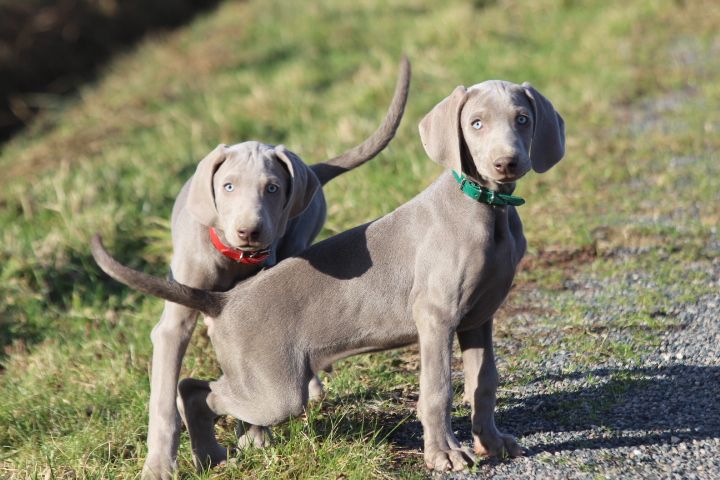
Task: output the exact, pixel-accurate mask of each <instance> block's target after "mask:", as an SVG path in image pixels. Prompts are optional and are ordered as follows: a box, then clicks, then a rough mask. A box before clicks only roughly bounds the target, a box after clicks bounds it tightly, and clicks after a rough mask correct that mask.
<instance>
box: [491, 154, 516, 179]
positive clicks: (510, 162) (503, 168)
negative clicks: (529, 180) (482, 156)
mask: <svg viewBox="0 0 720 480" xmlns="http://www.w3.org/2000/svg"><path fill="white" fill-rule="evenodd" d="M519 164H520V162H519V161H518V157H517V156H516V155H513V156H507V157H499V158H496V159H495V161H494V162H493V166H494V167H495V171H496V172H498V173H499V174H501V175H515V173H516V172H517V168H518V165H519Z"/></svg>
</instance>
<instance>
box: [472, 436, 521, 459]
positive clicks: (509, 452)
mask: <svg viewBox="0 0 720 480" xmlns="http://www.w3.org/2000/svg"><path fill="white" fill-rule="evenodd" d="M475 453H477V454H478V455H485V456H488V457H500V458H503V457H513V458H514V457H520V456H522V455H523V454H524V453H525V451H524V450H523V448H522V447H521V446H520V444H519V443H518V442H517V439H515V437H513V436H512V435H508V434H505V433H500V432H497V433H496V434H495V435H487V436H483V437H480V438H479V437H475Z"/></svg>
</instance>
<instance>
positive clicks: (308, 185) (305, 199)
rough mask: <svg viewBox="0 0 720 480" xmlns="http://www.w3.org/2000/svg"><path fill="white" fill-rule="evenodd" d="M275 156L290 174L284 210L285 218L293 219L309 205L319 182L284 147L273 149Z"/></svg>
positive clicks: (318, 186) (297, 158) (308, 168)
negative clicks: (286, 214) (285, 211)
mask: <svg viewBox="0 0 720 480" xmlns="http://www.w3.org/2000/svg"><path fill="white" fill-rule="evenodd" d="M275 154H276V155H277V158H278V160H280V161H281V162H282V163H283V165H284V166H285V168H287V170H288V172H289V173H290V192H288V199H287V204H286V206H285V209H286V210H287V212H288V217H287V218H288V219H290V218H294V217H297V216H298V215H300V214H301V213H302V212H303V211H304V210H305V209H306V208H307V206H308V205H310V202H311V201H312V199H313V197H314V196H315V193H316V192H317V191H318V188H320V180H318V178H317V176H316V175H315V173H313V171H312V170H310V167H308V166H307V165H306V164H305V162H303V161H302V160H300V157H298V156H297V155H295V154H294V153H293V152H291V151H290V150H287V149H286V148H285V146H284V145H278V146H277V147H275Z"/></svg>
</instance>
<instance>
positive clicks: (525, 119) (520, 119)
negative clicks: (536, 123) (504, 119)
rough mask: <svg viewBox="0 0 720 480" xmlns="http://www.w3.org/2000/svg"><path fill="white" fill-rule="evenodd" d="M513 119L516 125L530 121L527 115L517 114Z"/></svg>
mask: <svg viewBox="0 0 720 480" xmlns="http://www.w3.org/2000/svg"><path fill="white" fill-rule="evenodd" d="M515 121H516V122H517V123H518V125H527V123H528V122H529V121H530V119H529V118H528V116H527V115H518V117H517V119H515Z"/></svg>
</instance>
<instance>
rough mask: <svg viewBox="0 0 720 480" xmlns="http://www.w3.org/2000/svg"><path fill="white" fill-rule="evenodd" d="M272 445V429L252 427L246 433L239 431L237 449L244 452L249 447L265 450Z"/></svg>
mask: <svg viewBox="0 0 720 480" xmlns="http://www.w3.org/2000/svg"><path fill="white" fill-rule="evenodd" d="M271 443H272V436H271V435H270V429H269V428H267V427H258V426H255V425H253V426H251V427H250V428H248V429H247V430H245V432H244V433H242V432H241V430H240V429H238V441H237V448H238V449H240V450H243V449H245V448H248V447H255V448H265V447H268V446H270V444H271Z"/></svg>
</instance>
